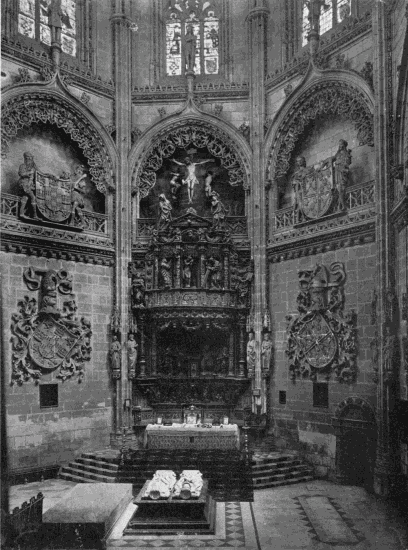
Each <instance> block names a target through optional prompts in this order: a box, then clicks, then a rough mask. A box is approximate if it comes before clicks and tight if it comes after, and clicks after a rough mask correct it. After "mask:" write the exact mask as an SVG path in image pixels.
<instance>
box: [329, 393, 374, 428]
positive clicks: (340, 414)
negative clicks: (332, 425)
mask: <svg viewBox="0 0 408 550" xmlns="http://www.w3.org/2000/svg"><path fill="white" fill-rule="evenodd" d="M350 407H359V408H360V409H361V410H362V413H363V415H365V417H366V420H367V421H370V422H372V423H375V412H374V410H373V408H372V407H371V405H370V404H369V403H368V402H367V401H366V400H365V399H363V398H362V397H359V396H351V397H347V399H344V400H343V401H342V402H341V403H339V404H338V405H337V407H336V409H335V411H334V414H333V420H341V419H342V418H345V417H346V415H347V410H348V409H349V408H350Z"/></svg>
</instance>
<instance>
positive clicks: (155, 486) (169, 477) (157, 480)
mask: <svg viewBox="0 0 408 550" xmlns="http://www.w3.org/2000/svg"><path fill="white" fill-rule="evenodd" d="M176 481H177V477H176V474H175V473H174V472H173V471H172V470H156V472H155V473H154V475H153V479H151V480H150V481H149V483H148V485H147V487H146V491H145V494H144V495H143V496H144V497H145V498H151V499H152V500H157V499H159V498H168V497H169V496H170V494H171V492H172V489H173V487H174V485H175V484H176Z"/></svg>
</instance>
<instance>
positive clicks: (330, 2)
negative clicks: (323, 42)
mask: <svg viewBox="0 0 408 550" xmlns="http://www.w3.org/2000/svg"><path fill="white" fill-rule="evenodd" d="M308 4H309V2H307V1H304V2H303V12H302V46H305V45H306V44H307V35H308V34H309V31H310V23H309V19H308V16H309V9H308ZM350 13H351V0H325V3H324V4H323V5H322V6H321V8H320V21H319V23H320V34H321V35H322V34H324V33H325V32H327V31H329V30H330V29H332V28H333V27H335V26H336V25H337V24H338V23H341V22H342V21H343V20H344V19H345V18H346V17H348V16H349V15H350Z"/></svg>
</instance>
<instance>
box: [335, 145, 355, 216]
mask: <svg viewBox="0 0 408 550" xmlns="http://www.w3.org/2000/svg"><path fill="white" fill-rule="evenodd" d="M347 145H348V143H347V141H346V140H344V139H341V140H340V141H339V149H338V151H337V153H336V155H335V157H334V165H335V169H336V170H335V177H336V188H337V192H338V194H339V210H345V208H346V205H345V190H346V187H347V184H348V182H349V175H350V164H351V149H347Z"/></svg>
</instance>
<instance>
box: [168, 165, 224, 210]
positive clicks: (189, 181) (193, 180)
mask: <svg viewBox="0 0 408 550" xmlns="http://www.w3.org/2000/svg"><path fill="white" fill-rule="evenodd" d="M172 161H173V162H175V163H176V164H178V165H180V166H185V167H186V171H187V177H186V178H185V179H183V180H181V181H182V182H183V183H184V184H186V185H187V192H188V202H189V203H191V202H193V195H194V185H196V184H199V183H200V182H199V181H198V178H197V176H196V166H198V165H199V164H206V163H207V162H214V161H213V160H212V159H208V160H202V161H201V162H193V161H192V160H191V159H190V157H186V158H185V162H179V161H178V160H176V159H172Z"/></svg>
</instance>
